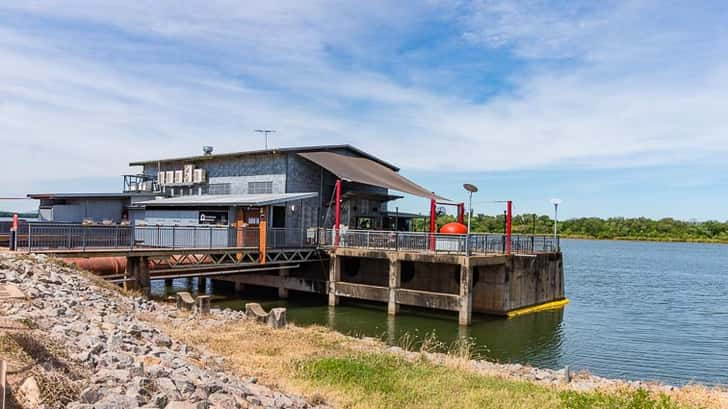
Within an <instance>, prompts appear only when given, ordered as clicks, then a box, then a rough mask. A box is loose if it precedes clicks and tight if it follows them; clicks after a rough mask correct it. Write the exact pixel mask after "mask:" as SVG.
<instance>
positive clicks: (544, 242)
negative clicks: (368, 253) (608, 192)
mask: <svg viewBox="0 0 728 409" xmlns="http://www.w3.org/2000/svg"><path fill="white" fill-rule="evenodd" d="M338 235H339V238H338V243H337V240H336V230H335V229H320V230H319V239H318V241H319V244H320V245H321V246H322V247H336V246H338V247H344V248H368V249H380V250H395V251H409V252H435V253H454V254H506V253H508V252H510V253H512V254H536V253H549V252H555V251H558V249H559V243H558V241H559V239H558V237H556V239H554V237H553V236H548V235H512V236H511V238H510V247H509V246H508V240H507V237H506V236H505V235H503V234H492V233H475V234H471V235H470V236H468V235H465V234H440V233H434V234H431V233H426V232H395V231H376V230H351V229H349V230H343V229H342V230H340V231H339V234H338Z"/></svg>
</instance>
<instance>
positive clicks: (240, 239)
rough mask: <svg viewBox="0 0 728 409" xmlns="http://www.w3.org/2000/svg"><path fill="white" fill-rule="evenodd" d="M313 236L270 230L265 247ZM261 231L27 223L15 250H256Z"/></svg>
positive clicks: (310, 241)
mask: <svg viewBox="0 0 728 409" xmlns="http://www.w3.org/2000/svg"><path fill="white" fill-rule="evenodd" d="M315 239H316V237H315V236H314V237H313V238H312V237H309V236H308V235H307V234H306V230H299V229H281V228H275V229H269V230H268V231H266V246H267V248H270V249H283V248H304V247H315V246H316V240H315ZM259 245H260V229H258V228H257V227H254V228H249V227H243V228H237V227H228V226H140V225H137V226H128V225H114V226H97V225H80V224H61V223H28V224H25V225H21V226H20V228H19V231H18V249H19V250H24V251H29V252H32V251H41V250H53V249H80V250H86V249H120V248H129V249H134V248H171V249H181V248H228V247H247V248H258V247H259Z"/></svg>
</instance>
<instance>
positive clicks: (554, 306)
mask: <svg viewBox="0 0 728 409" xmlns="http://www.w3.org/2000/svg"><path fill="white" fill-rule="evenodd" d="M568 303H569V299H568V298H564V299H563V300H557V301H549V302H547V303H543V304H538V305H532V306H530V307H525V308H519V309H517V310H513V311H508V312H507V313H506V315H507V316H508V318H514V317H518V316H521V315H526V314H531V313H534V312H539V311H547V310H558V309H559V308H564V306H565V305H566V304H568Z"/></svg>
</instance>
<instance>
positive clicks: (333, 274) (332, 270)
mask: <svg viewBox="0 0 728 409" xmlns="http://www.w3.org/2000/svg"><path fill="white" fill-rule="evenodd" d="M340 280H341V259H340V258H339V257H338V256H337V255H336V254H332V255H331V261H330V267H329V305H330V306H334V305H337V304H338V303H339V297H338V296H337V295H336V283H338V282H339V281H340Z"/></svg>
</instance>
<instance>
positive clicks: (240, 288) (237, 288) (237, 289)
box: [235, 281, 245, 293]
mask: <svg viewBox="0 0 728 409" xmlns="http://www.w3.org/2000/svg"><path fill="white" fill-rule="evenodd" d="M243 289H245V284H243V283H241V282H240V281H236V282H235V292H236V293H239V292H242V291H243Z"/></svg>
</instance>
